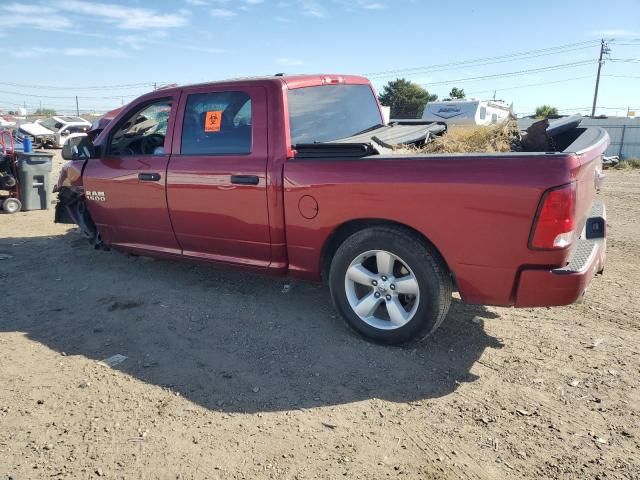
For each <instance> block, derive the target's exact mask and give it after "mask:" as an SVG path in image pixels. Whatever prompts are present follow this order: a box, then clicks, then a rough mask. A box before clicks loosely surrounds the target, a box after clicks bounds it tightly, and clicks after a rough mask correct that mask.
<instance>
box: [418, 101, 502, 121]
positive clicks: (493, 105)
mask: <svg viewBox="0 0 640 480" xmlns="http://www.w3.org/2000/svg"><path fill="white" fill-rule="evenodd" d="M512 116H513V105H509V104H507V103H505V102H501V101H499V100H477V99H475V98H463V99H461V100H448V101H439V102H429V103H427V106H426V107H425V108H424V113H423V114H422V120H425V121H428V122H444V123H446V124H448V125H491V124H494V123H502V122H505V121H507V120H508V119H509V118H510V117H512Z"/></svg>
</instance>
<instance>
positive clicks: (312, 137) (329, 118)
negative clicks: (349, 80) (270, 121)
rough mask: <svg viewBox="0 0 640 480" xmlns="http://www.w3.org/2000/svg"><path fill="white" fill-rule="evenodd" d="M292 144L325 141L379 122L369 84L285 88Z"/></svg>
mask: <svg viewBox="0 0 640 480" xmlns="http://www.w3.org/2000/svg"><path fill="white" fill-rule="evenodd" d="M288 104H289V124H290V129H291V144H292V145H293V146H295V145H299V144H310V143H326V142H332V141H335V140H339V139H342V138H347V137H351V136H353V135H355V134H357V133H360V132H362V131H364V130H368V129H370V128H372V127H376V126H379V125H382V123H383V120H382V116H381V113H380V108H379V107H378V102H377V100H376V97H375V93H374V92H373V90H372V89H371V86H370V85H368V84H362V85H360V84H358V85H349V84H346V85H345V84H340V85H321V86H312V87H302V88H294V89H290V90H288Z"/></svg>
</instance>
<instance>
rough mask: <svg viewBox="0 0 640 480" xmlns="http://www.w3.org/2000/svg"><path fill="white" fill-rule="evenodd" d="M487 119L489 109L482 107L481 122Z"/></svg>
mask: <svg viewBox="0 0 640 480" xmlns="http://www.w3.org/2000/svg"><path fill="white" fill-rule="evenodd" d="M486 117H487V107H480V120H484V119H485V118H486Z"/></svg>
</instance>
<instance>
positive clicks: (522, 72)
mask: <svg viewBox="0 0 640 480" xmlns="http://www.w3.org/2000/svg"><path fill="white" fill-rule="evenodd" d="M595 62H596V61H595V60H582V61H580V62H572V63H561V64H558V65H548V66H546V67H539V68H530V69H526V70H515V71H513V72H503V73H494V74H491V75H481V76H477V77H466V78H458V79H451V80H442V81H437V82H430V83H423V84H421V85H422V86H424V87H430V86H433V85H445V84H448V83H462V82H472V81H478V80H489V79H493V78H504V77H513V76H517V75H526V74H528V73H540V72H552V71H555V70H561V69H565V68H574V67H581V66H584V65H589V64H593V63H595Z"/></svg>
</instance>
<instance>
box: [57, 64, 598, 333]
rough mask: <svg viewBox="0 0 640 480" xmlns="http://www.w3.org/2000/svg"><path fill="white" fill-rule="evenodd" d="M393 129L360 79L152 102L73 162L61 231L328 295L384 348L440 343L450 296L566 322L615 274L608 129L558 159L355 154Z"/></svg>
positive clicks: (64, 179)
mask: <svg viewBox="0 0 640 480" xmlns="http://www.w3.org/2000/svg"><path fill="white" fill-rule="evenodd" d="M382 123H383V120H382V115H381V110H380V106H379V104H378V102H377V99H376V96H375V93H374V91H373V89H372V87H371V85H370V83H369V82H368V80H366V79H365V78H362V77H355V76H336V75H313V76H295V77H271V78H261V79H251V80H236V81H229V82H219V83H209V84H202V85H193V86H185V87H177V88H172V89H166V90H161V91H155V92H153V93H149V94H147V95H145V96H143V97H140V98H139V99H137V100H135V101H133V102H131V103H130V104H129V105H128V106H127V107H125V108H124V109H123V111H121V112H120V113H119V114H118V115H117V116H116V118H114V119H113V120H112V121H111V122H110V123H109V125H108V126H107V127H106V128H105V130H104V131H103V132H102V133H101V134H100V135H99V136H98V137H97V138H96V139H95V140H94V141H93V143H92V144H91V145H89V144H87V143H85V144H80V145H79V146H78V147H76V148H75V149H74V153H73V154H72V153H71V149H70V148H65V151H64V156H65V158H73V160H71V161H70V162H69V163H68V164H67V165H66V166H65V168H64V169H63V172H62V174H61V178H60V180H59V182H58V185H57V187H56V188H57V189H58V190H59V199H60V201H59V204H58V207H57V211H56V221H59V222H69V223H77V224H78V225H79V226H80V228H81V231H82V232H83V233H84V234H85V235H86V236H87V237H88V238H89V239H90V241H91V242H92V243H93V244H94V245H96V247H113V248H117V249H120V250H124V251H128V252H131V253H136V254H145V255H154V256H162V257H168V258H175V259H190V260H196V261H205V262H213V263H219V264H227V265H234V266H240V267H245V268H251V269H255V270H259V271H263V272H271V273H274V274H278V275H291V276H293V277H298V278H303V279H309V280H322V279H324V280H325V281H327V282H328V283H329V285H330V288H331V293H332V298H333V300H334V302H335V304H336V307H337V308H338V310H339V311H340V313H341V314H342V315H343V316H344V318H345V319H346V321H347V322H348V323H349V324H350V325H351V326H352V327H353V328H354V329H355V330H357V331H358V332H359V333H361V334H363V335H365V336H367V337H369V338H371V339H373V340H376V341H379V342H386V343H400V342H404V341H408V340H411V339H414V338H417V337H421V336H424V335H426V334H428V333H430V332H432V331H433V330H435V328H437V326H438V325H439V324H440V323H441V322H442V321H443V319H444V317H445V315H446V312H447V310H448V307H449V303H450V301H451V292H452V290H457V291H459V293H460V295H461V297H462V299H463V301H464V302H468V303H476V304H487V305H503V306H516V307H533V306H553V305H564V304H569V303H572V302H574V301H576V300H577V299H578V298H579V297H580V296H581V295H582V294H583V292H584V291H585V289H586V287H587V285H588V283H589V281H590V280H591V278H592V277H593V275H594V274H595V273H597V272H600V271H602V269H603V268H604V258H605V247H606V244H605V242H606V240H605V231H604V230H605V220H604V218H605V213H604V206H603V205H602V204H600V203H598V202H595V197H596V191H597V189H598V188H599V183H600V181H601V178H602V174H601V169H602V154H603V152H604V151H605V149H606V147H607V145H608V142H609V139H608V136H607V134H606V132H604V130H601V129H591V128H589V129H575V130H574V131H572V132H568V133H566V134H565V135H564V136H562V137H561V138H559V139H558V140H557V144H558V145H557V151H551V152H521V153H496V154H471V155H470V154H464V155H462V154H461V155H450V154H447V155H437V154H413V155H396V154H384V153H377V152H376V151H375V149H373V150H372V149H371V148H369V147H368V146H366V145H365V146H363V145H353V144H350V143H349V142H348V137H350V136H353V135H355V134H361V133H362V132H363V131H365V132H366V131H368V130H371V129H373V130H375V128H377V127H378V126H379V124H382ZM345 138H347V141H345V140H344V139H345ZM336 140H340V141H341V142H342V143H336V142H335V141H336ZM358 152H360V153H358Z"/></svg>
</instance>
